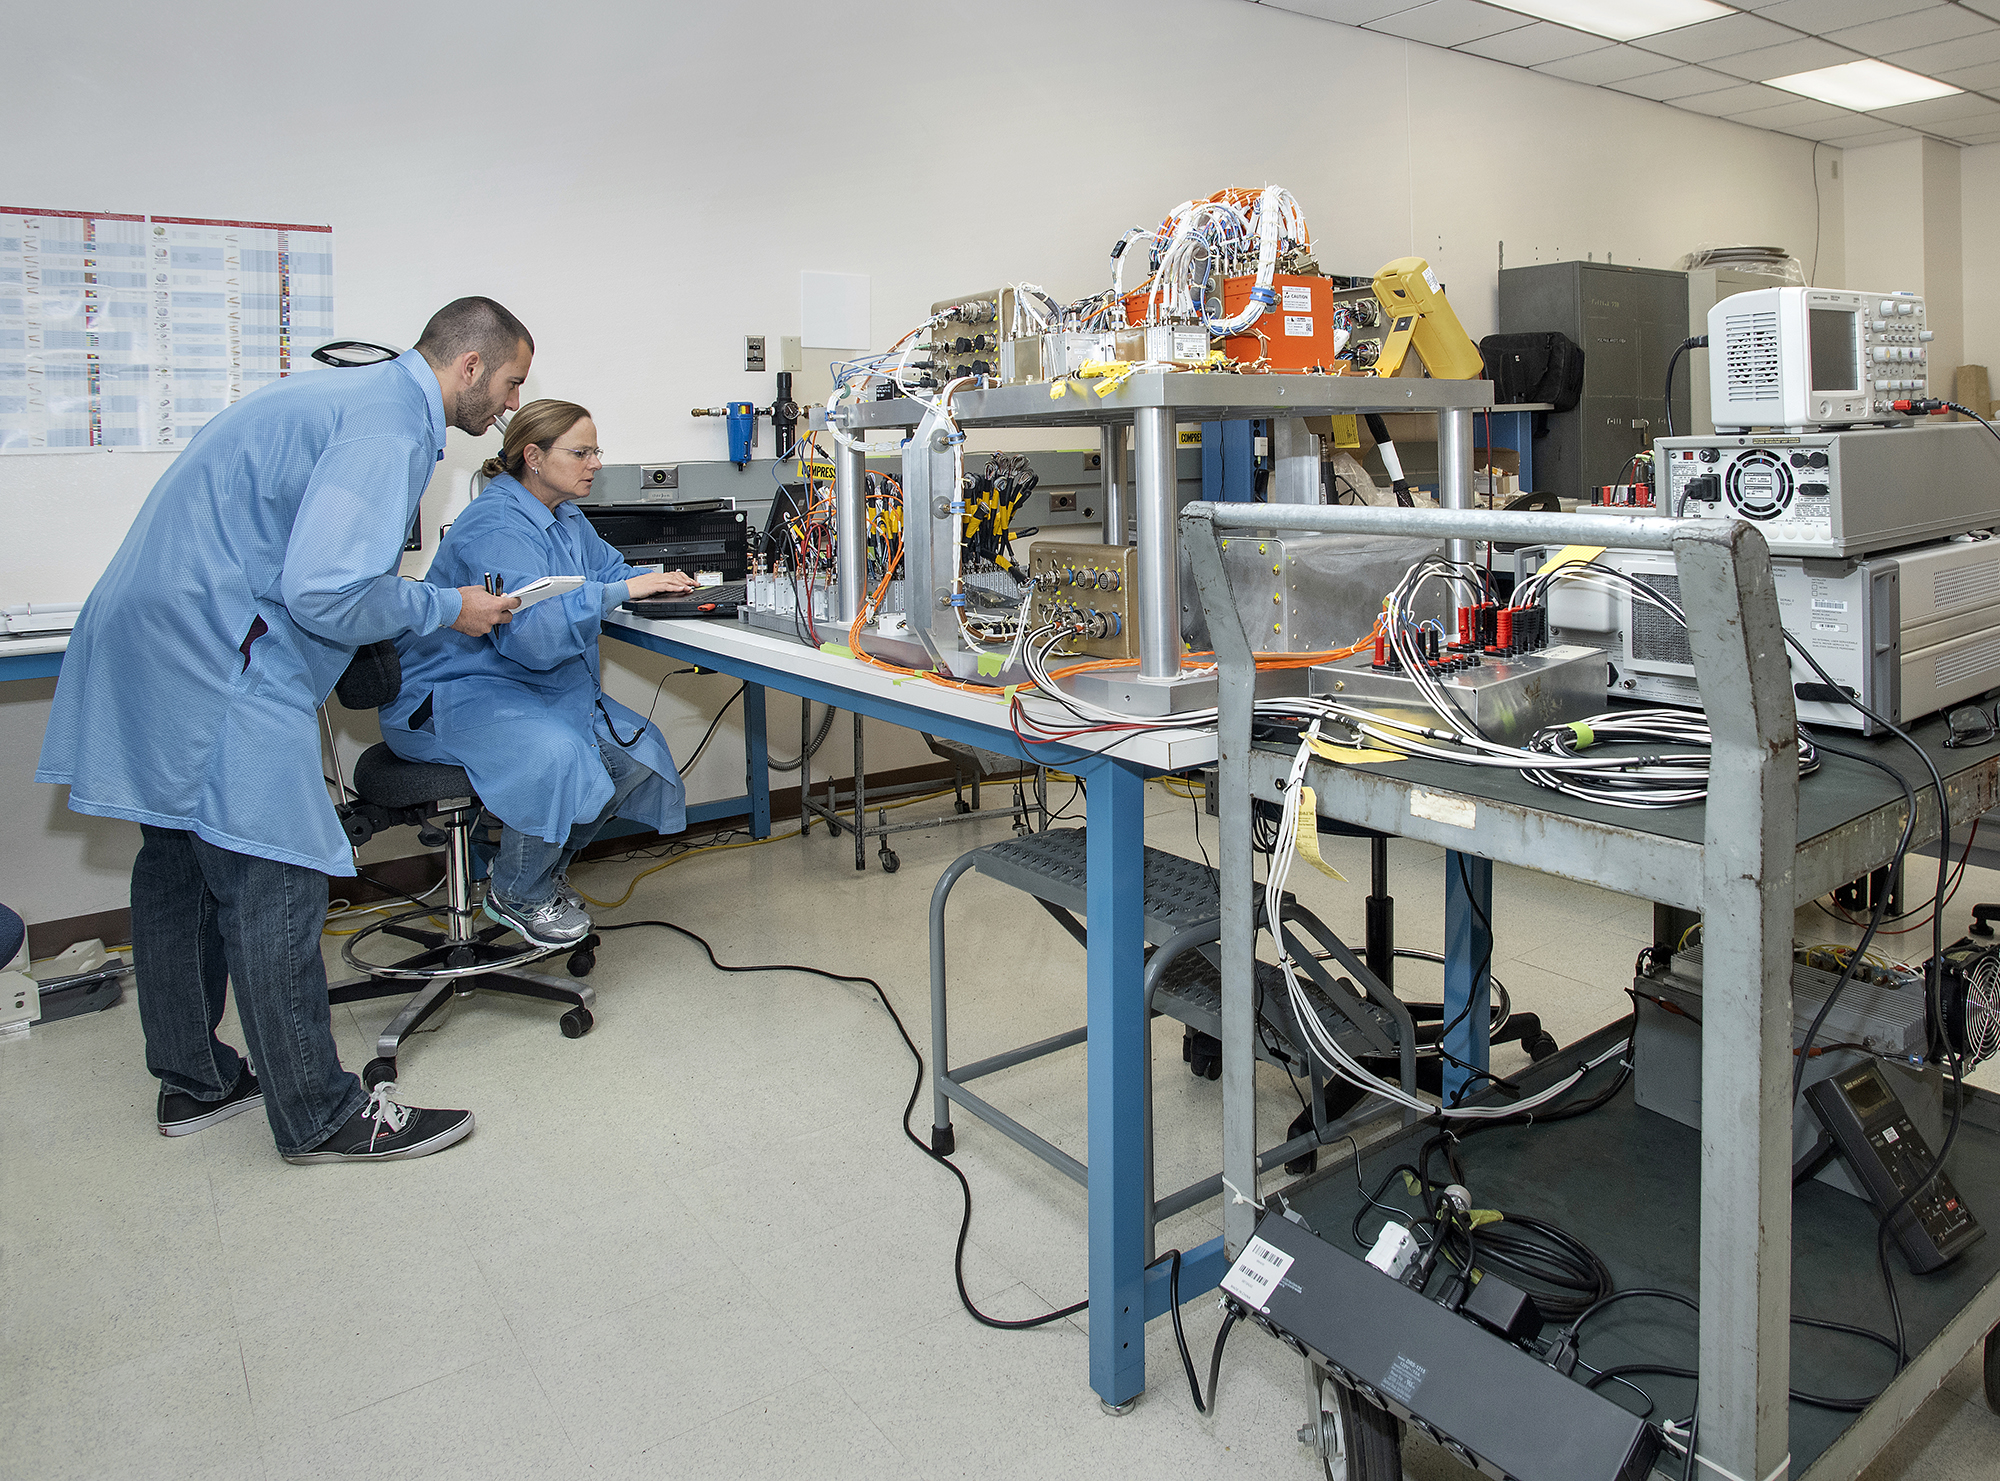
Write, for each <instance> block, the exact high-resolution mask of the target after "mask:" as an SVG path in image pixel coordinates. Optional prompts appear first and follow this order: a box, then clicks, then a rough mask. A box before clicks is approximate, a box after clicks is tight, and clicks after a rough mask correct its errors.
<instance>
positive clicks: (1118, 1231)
mask: <svg viewBox="0 0 2000 1481" xmlns="http://www.w3.org/2000/svg"><path fill="white" fill-rule="evenodd" d="M1079 770H1080V771H1081V772H1082V774H1083V776H1084V778H1085V785H1086V787H1087V788H1088V795H1089V803H1088V808H1087V813H1086V816H1087V819H1088V822H1089V828H1090V840H1089V844H1088V855H1087V861H1088V868H1089V885H1088V904H1087V916H1086V918H1087V920H1088V921H1089V924H1090V968H1089V987H1088V1018H1087V1021H1088V1023H1089V1025H1090V1040H1089V1051H1088V1052H1089V1061H1088V1064H1089V1115H1090V1158H1089V1161H1090V1386H1091V1387H1092V1388H1093V1389H1095V1390H1096V1391H1097V1396H1098V1397H1099V1398H1100V1399H1102V1400H1103V1401H1104V1402H1105V1403H1107V1404H1124V1403H1127V1402H1129V1401H1130V1400H1132V1399H1136V1398H1137V1397H1138V1396H1139V1395H1140V1394H1141V1393H1142V1392H1144V1390H1145V1387H1146V1277H1145V1265H1146V1128H1145V1127H1144V1126H1143V1125H1142V1124H1141V1120H1140V1118H1141V1116H1142V1115H1143V1114H1144V1106H1145V1104H1146V1056H1147V1054H1148V1052H1149V1049H1150V1045H1149V1036H1148V1033H1147V1028H1146V1011H1145V1001H1144V998H1143V996H1142V994H1141V987H1142V982H1143V978H1144V974H1145V944H1146V942H1145V923H1144V915H1143V908H1144V903H1145V873H1144V871H1145V863H1146V854H1145V848H1146V784H1145V781H1144V780H1143V779H1142V778H1141V777H1140V775H1139V774H1138V773H1137V772H1134V771H1130V770H1127V769H1126V768H1125V767H1123V766H1120V765H1119V764H1118V763H1117V762H1115V761H1109V760H1104V759H1098V760H1093V761H1088V762H1084V763H1083V764H1082V765H1081V767H1080V768H1079Z"/></svg>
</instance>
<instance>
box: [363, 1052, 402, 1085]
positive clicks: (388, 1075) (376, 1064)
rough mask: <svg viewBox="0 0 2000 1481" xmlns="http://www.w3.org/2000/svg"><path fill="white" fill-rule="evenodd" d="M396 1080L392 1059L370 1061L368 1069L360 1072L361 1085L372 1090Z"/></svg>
mask: <svg viewBox="0 0 2000 1481" xmlns="http://www.w3.org/2000/svg"><path fill="white" fill-rule="evenodd" d="M395 1078H396V1061H395V1060H393V1059H371V1060H369V1061H368V1067H367V1068H366V1069H364V1070H363V1071H362V1072H361V1083H362V1084H363V1085H365V1086H367V1087H368V1088H369V1089H370V1090H373V1089H374V1088H375V1087H376V1086H377V1085H387V1084H388V1083H389V1082H390V1081H392V1080H394V1079H395Z"/></svg>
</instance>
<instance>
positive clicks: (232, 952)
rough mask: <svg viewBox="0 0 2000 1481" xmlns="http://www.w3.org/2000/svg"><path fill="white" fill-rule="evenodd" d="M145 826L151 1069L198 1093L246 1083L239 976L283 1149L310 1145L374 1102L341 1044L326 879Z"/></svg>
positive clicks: (136, 910) (143, 922)
mask: <svg viewBox="0 0 2000 1481" xmlns="http://www.w3.org/2000/svg"><path fill="white" fill-rule="evenodd" d="M139 831H140V832H141V833H142V834H143V835H144V838H145V842H144V844H143V845H142V846H141V848H140V849H139V857H138V858H137V859H135V860H133V862H132V956H133V966H134V968H135V970H136V971H137V974H138V990H139V1022H140V1025H141V1026H142V1027H143V1028H144V1029H145V1032H146V1068H147V1069H149V1070H151V1071H152V1072H153V1073H154V1074H155V1075H157V1076H158V1077H159V1078H160V1080H161V1081H162V1082H163V1083H164V1084H165V1085H166V1086H167V1088H168V1089H170V1090H177V1091H180V1092H181V1093H183V1094H185V1095H191V1096H193V1097H194V1098H195V1099H196V1100H202V1101H214V1100H220V1099H222V1097H223V1096H225V1095H227V1094H229V1092H230V1091H231V1090H234V1089H235V1088H236V1082H237V1078H238V1077H239V1076H240V1075H241V1074H242V1071H243V1060H242V1057H241V1056H240V1055H238V1054H237V1052H236V1051H235V1050H234V1049H232V1048H230V1047H229V1046H228V1045H227V1044H225V1043H223V1042H222V1041H221V1040H220V1039H218V1038H217V1037H216V1036H215V1028H216V1025H217V1024H219V1023H221V1022H222V1008H223V997H224V993H225V991H226V989H227V987H228V986H229V984H231V983H234V984H235V987H236V1017H237V1020H238V1022H240V1023H241V1024H242V1025H243V1038H244V1041H245V1043H246V1044H247V1045H248V1047H249V1050H250V1058H251V1060H252V1061H253V1062H254V1063H255V1065H256V1067H257V1080H258V1083H259V1084H260V1085H261V1086H262V1087H263V1091H264V1113H265V1115H267V1116H268V1117H269V1118H270V1121H271V1134H272V1136H273V1137H274V1138H276V1140H277V1143H278V1150H279V1151H280V1152H305V1151H310V1150H311V1149H312V1148H314V1147H316V1146H318V1145H319V1144H320V1143H321V1142H323V1141H325V1140H326V1139H327V1138H328V1137H329V1136H331V1135H333V1133H334V1132H335V1131H337V1130H339V1129H340V1127H341V1126H342V1124H343V1123H345V1122H346V1120H347V1118H348V1117H350V1116H352V1115H353V1114H354V1113H355V1112H356V1111H358V1110H360V1109H361V1108H362V1106H364V1105H365V1104H367V1101H368V1094H367V1092H366V1091H365V1090H363V1089H362V1086H361V1082H360V1081H359V1080H358V1079H356V1078H355V1077H354V1076H353V1075H351V1074H349V1073H348V1072H347V1071H346V1070H344V1069H342V1068H341V1067H340V1054H339V1052H338V1051H337V1050H336V1049H335V1048H334V1043H333V1023H332V1018H331V1010H330V1009H329V1008H328V1006H327V1001H326V963H325V962H324V961H323V960H322V959H321V957H320V954H319V937H320V928H321V927H322V926H323V925H324V924H325V923H326V876H325V875H324V874H321V873H319V872H318V871H317V870H313V869H304V868H301V867H300V866H298V865H296V864H281V863H279V862H278V861H277V860H275V859H260V858H257V857H255V856H253V855H250V854H238V853H232V852H230V851H229V850H228V849H223V848H217V847H216V846H215V845H214V844H212V843H206V842H204V841H203V840H202V839H200V838H198V837H196V836H195V835H194V834H192V833H188V832H184V831H181V830H179V829H169V828H154V827H149V826H144V825H142V826H141V828H140V830H139Z"/></svg>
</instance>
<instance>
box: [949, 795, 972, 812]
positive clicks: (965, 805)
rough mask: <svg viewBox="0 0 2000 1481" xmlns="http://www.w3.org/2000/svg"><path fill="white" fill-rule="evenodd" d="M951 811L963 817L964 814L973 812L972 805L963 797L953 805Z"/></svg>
mask: <svg viewBox="0 0 2000 1481" xmlns="http://www.w3.org/2000/svg"><path fill="white" fill-rule="evenodd" d="M951 810H952V811H953V812H955V813H958V814H960V815H961V816H963V815H964V814H966V813H969V812H971V811H972V804H971V803H969V802H967V801H966V800H965V799H964V798H963V797H961V798H959V799H958V800H957V801H956V802H954V803H952V805H951Z"/></svg>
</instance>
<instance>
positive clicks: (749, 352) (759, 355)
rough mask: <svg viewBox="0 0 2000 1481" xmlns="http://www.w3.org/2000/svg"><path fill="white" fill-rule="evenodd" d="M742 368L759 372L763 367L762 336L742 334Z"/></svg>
mask: <svg viewBox="0 0 2000 1481" xmlns="http://www.w3.org/2000/svg"><path fill="white" fill-rule="evenodd" d="M743 368H744V369H745V370H755V371H759V372H761V371H762V370H763V369H764V336H763V335H761V334H746V335H744V336H743Z"/></svg>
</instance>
